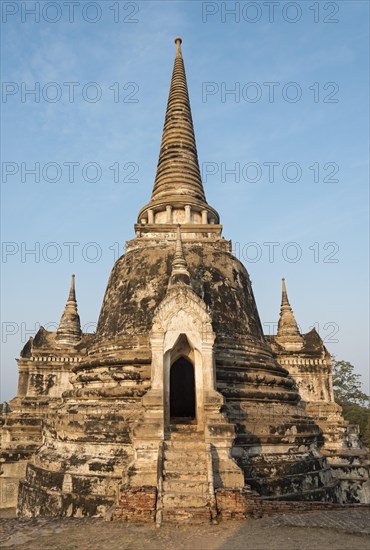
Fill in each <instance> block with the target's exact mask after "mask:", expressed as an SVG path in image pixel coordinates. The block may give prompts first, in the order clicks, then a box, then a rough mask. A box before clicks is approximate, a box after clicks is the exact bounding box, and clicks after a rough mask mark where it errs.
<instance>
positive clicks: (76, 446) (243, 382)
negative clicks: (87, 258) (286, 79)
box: [0, 38, 369, 524]
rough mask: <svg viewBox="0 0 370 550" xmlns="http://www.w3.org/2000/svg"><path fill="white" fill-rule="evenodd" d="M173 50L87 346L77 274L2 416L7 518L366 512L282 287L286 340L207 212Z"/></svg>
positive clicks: (363, 463)
mask: <svg viewBox="0 0 370 550" xmlns="http://www.w3.org/2000/svg"><path fill="white" fill-rule="evenodd" d="M175 43H176V55H175V62H174V69H173V75H172V80H171V85H170V92H169V98H168V104H167V111H166V117H165V123H164V129H163V136H162V142H161V146H160V153H159V161H158V167H157V173H156V177H155V182H154V188H153V192H152V195H151V198H150V200H149V203H148V204H147V205H146V206H144V207H143V208H142V209H141V210H140V212H139V215H138V220H137V223H136V225H135V237H134V238H133V239H132V240H130V241H128V242H127V244H126V252H125V255H124V256H122V257H121V258H119V259H118V261H117V262H116V263H115V265H114V267H113V269H112V272H111V275H110V278H109V281H108V285H107V289H106V292H105V296H104V300H103V304H102V307H101V312H100V316H99V321H98V325H97V330H96V333H94V334H84V333H82V332H81V327H80V319H79V315H78V312H77V301H76V290H75V282H74V276H73V277H72V283H71V289H70V293H69V296H68V301H67V305H66V307H65V311H64V312H63V315H62V318H61V321H60V325H59V328H58V330H57V331H56V332H49V331H47V330H45V329H44V328H41V329H40V330H39V331H38V333H37V334H36V335H35V337H34V338H30V339H29V341H28V342H27V344H26V345H25V347H24V348H23V350H22V352H21V354H20V358H19V360H18V368H19V385H18V393H17V396H16V397H15V398H14V399H13V400H12V401H11V402H10V404H9V405H6V406H3V408H2V414H1V417H0V419H1V458H0V460H1V462H0V468H1V470H0V489H1V491H0V495H1V499H0V506H1V507H3V508H5V507H12V506H13V507H14V506H17V507H18V513H19V514H20V515H22V516H25V517H31V516H39V515H41V516H75V517H82V516H105V517H110V518H113V519H121V520H133V521H138V520H142V521H156V522H157V523H158V524H161V523H162V522H166V521H216V520H217V518H219V517H220V516H221V517H223V518H227V517H232V516H233V515H234V516H235V515H236V516H237V515H238V514H239V515H240V513H243V510H244V509H247V508H248V506H249V504H248V503H251V502H254V503H256V502H257V501H265V502H266V501H270V502H271V501H274V502H279V501H315V502H327V501H329V502H337V503H341V502H342V503H343V502H366V501H368V499H369V481H368V459H367V453H366V449H365V448H364V446H363V445H362V444H361V442H360V440H359V438H358V434H357V432H356V429H354V428H351V427H349V426H348V424H347V423H346V422H345V421H344V420H343V418H342V416H341V412H340V411H341V409H340V407H339V405H337V404H336V403H335V402H334V396H333V387H332V378H331V368H332V367H331V360H330V355H329V353H328V351H327V350H326V348H325V346H324V344H323V342H322V340H321V338H320V336H319V335H318V333H317V332H316V331H311V332H309V333H308V334H301V333H300V331H299V328H298V325H297V323H296V321H295V318H294V314H293V311H292V309H291V306H290V304H289V301H288V298H287V292H286V288H285V283H284V282H283V299H282V306H281V317H280V321H279V327H278V333H277V335H276V336H274V337H266V336H265V335H264V334H263V330H262V325H261V322H260V318H259V314H258V311H257V306H256V303H255V299H254V296H253V291H252V286H251V281H250V278H249V275H248V273H247V270H246V269H245V267H244V266H243V265H242V263H241V262H240V261H239V260H238V259H237V258H235V257H234V256H233V255H232V246H231V242H230V241H228V240H225V239H224V238H223V237H222V234H221V233H222V226H221V225H220V217H219V214H218V212H217V211H216V210H215V209H214V208H213V207H212V206H210V205H209V204H208V203H207V200H206V197H205V192H204V188H203V184H202V179H201V174H200V169H199V163H198V156H197V148H196V142H195V135H194V128H193V122H192V115H191V109H190V101H189V95H188V87H187V81H186V76H185V69H184V62H183V57H182V51H181V39H180V38H176V40H175ZM243 507H244V508H243Z"/></svg>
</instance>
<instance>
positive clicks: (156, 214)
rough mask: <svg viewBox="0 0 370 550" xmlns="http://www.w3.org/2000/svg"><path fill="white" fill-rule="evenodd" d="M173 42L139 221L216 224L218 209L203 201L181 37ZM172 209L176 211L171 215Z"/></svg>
mask: <svg viewBox="0 0 370 550" xmlns="http://www.w3.org/2000/svg"><path fill="white" fill-rule="evenodd" d="M175 43H176V54H175V62H174V68H173V73H172V79H171V85H170V92H169V96H168V103H167V110H166V117H165V122H164V128H163V134H162V141H161V147H160V152H159V160H158V165H157V173H156V177H155V181H154V187H153V192H152V196H151V199H150V202H149V204H148V205H147V206H145V207H144V208H142V209H141V211H140V213H139V223H141V224H145V223H149V224H153V223H155V224H158V223H167V224H168V223H171V224H172V223H174V222H173V220H175V219H176V223H177V222H178V223H203V224H205V223H206V224H209V223H213V224H218V223H219V216H218V213H217V212H216V211H215V210H214V209H213V208H212V207H210V206H209V205H208V203H207V201H206V197H205V193H204V189H203V184H202V178H201V174H200V169H199V162H198V153H197V146H196V142H195V135H194V128H193V120H192V115H191V108H190V100H189V93H188V86H187V82H186V74H185V67H184V61H183V58H182V51H181V43H182V39H181V38H180V37H177V38H176V39H175ZM175 210H177V211H178V213H176V215H174V216H172V213H174V212H175ZM179 211H182V212H183V214H179ZM162 212H163V213H164V214H163V215H161V213H162Z"/></svg>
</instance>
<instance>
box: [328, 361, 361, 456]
mask: <svg viewBox="0 0 370 550" xmlns="http://www.w3.org/2000/svg"><path fill="white" fill-rule="evenodd" d="M332 359H333V389H334V396H335V401H336V402H337V403H339V404H340V405H341V406H342V409H343V416H344V418H345V419H346V420H348V422H349V423H350V424H358V426H359V427H360V435H361V439H362V440H363V442H364V443H365V444H366V445H367V446H369V445H370V413H369V408H368V407H369V404H370V397H369V396H368V395H366V393H364V392H363V391H362V389H361V376H360V375H359V374H356V373H355V372H354V370H355V367H354V366H353V365H352V364H351V363H349V362H348V361H337V360H336V359H335V357H332Z"/></svg>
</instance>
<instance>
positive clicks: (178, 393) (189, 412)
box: [170, 357, 195, 423]
mask: <svg viewBox="0 0 370 550" xmlns="http://www.w3.org/2000/svg"><path fill="white" fill-rule="evenodd" d="M170 417H171V423H184V422H191V421H192V420H194V419H195V381H194V367H193V365H192V363H191V362H190V361H189V360H188V359H186V358H185V357H180V358H179V359H177V361H175V362H174V363H173V365H172V366H171V370H170Z"/></svg>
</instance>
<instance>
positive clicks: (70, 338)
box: [56, 275, 82, 345]
mask: <svg viewBox="0 0 370 550" xmlns="http://www.w3.org/2000/svg"><path fill="white" fill-rule="evenodd" d="M81 334H82V332H81V324H80V316H79V315H78V312H77V301H76V291H75V276H74V275H72V278H71V285H70V289H69V294H68V300H67V304H66V306H65V308H64V312H63V315H62V317H61V319H60V323H59V327H58V330H57V335H56V340H57V341H58V343H60V344H69V345H74V344H76V343H77V342H79V341H80V339H81Z"/></svg>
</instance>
